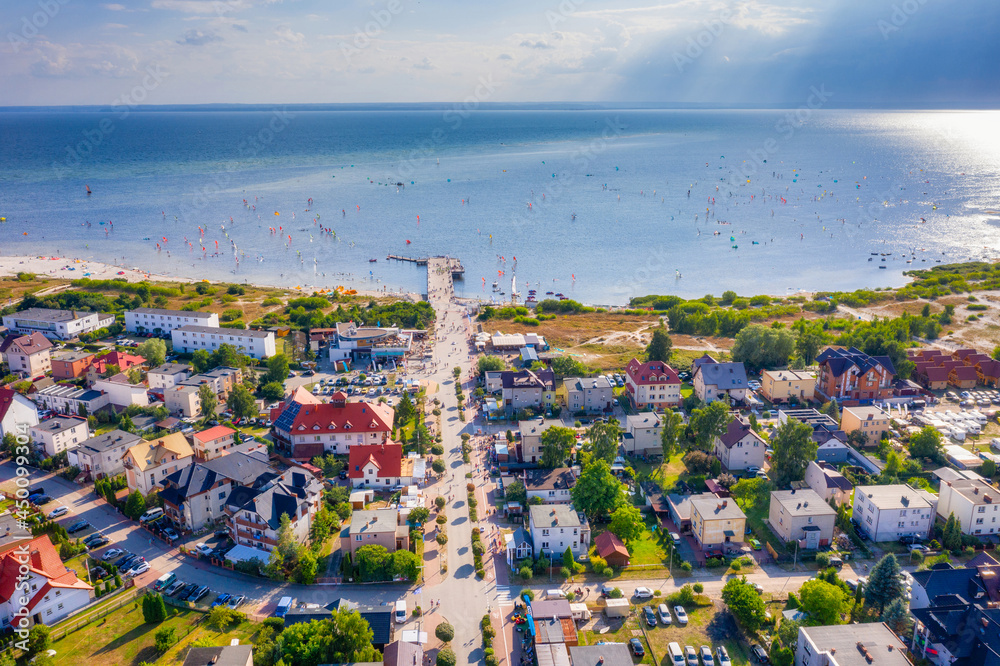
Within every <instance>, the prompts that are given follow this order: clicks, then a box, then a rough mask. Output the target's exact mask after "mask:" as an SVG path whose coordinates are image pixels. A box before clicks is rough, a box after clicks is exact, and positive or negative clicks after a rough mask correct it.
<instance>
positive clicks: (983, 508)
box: [976, 506, 986, 513]
mask: <svg viewBox="0 0 1000 666" xmlns="http://www.w3.org/2000/svg"><path fill="white" fill-rule="evenodd" d="M976 512H977V513H986V507H985V506H981V507H979V508H978V509H977V510H976Z"/></svg>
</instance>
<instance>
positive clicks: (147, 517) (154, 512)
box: [139, 507, 163, 523]
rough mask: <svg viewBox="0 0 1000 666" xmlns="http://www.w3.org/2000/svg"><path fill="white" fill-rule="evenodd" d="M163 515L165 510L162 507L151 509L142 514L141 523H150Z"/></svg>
mask: <svg viewBox="0 0 1000 666" xmlns="http://www.w3.org/2000/svg"><path fill="white" fill-rule="evenodd" d="M162 515H163V509H161V508H160V507H155V508H153V509H150V510H149V511H147V512H146V513H144V514H142V515H141V516H139V522H140V523H148V522H149V521H151V520H156V519H157V518H159V517H160V516H162Z"/></svg>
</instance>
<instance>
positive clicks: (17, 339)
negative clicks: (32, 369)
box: [0, 331, 52, 355]
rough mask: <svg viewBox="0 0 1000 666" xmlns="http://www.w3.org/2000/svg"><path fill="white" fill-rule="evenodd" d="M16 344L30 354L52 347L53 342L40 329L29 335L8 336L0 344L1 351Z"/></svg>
mask: <svg viewBox="0 0 1000 666" xmlns="http://www.w3.org/2000/svg"><path fill="white" fill-rule="evenodd" d="M14 345H17V346H18V347H19V348H20V349H21V351H22V352H24V353H25V354H29V355H30V354H37V353H39V352H43V351H46V350H47V349H52V343H51V342H49V340H48V338H46V337H45V336H44V335H42V334H41V333H39V332H38V331H35V332H34V333H30V334H28V335H11V336H7V337H6V338H5V339H4V341H3V343H2V344H0V352H6V351H7V350H8V349H10V348H11V347H12V346H14Z"/></svg>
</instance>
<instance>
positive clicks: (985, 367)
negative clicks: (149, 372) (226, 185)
mask: <svg viewBox="0 0 1000 666" xmlns="http://www.w3.org/2000/svg"><path fill="white" fill-rule="evenodd" d="M979 372H981V373H983V377H1000V361H993V360H989V361H983V362H982V363H980V364H979ZM2 417H3V406H2V402H0V418H2Z"/></svg>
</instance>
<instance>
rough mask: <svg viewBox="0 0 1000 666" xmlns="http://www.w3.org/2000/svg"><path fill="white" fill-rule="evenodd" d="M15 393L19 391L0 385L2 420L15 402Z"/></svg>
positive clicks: (0, 413) (0, 416) (0, 414)
mask: <svg viewBox="0 0 1000 666" xmlns="http://www.w3.org/2000/svg"><path fill="white" fill-rule="evenodd" d="M15 395H17V391H15V390H13V389H9V388H3V387H0V421H2V420H3V417H5V416H7V410H8V409H10V406H11V405H13V404H14V396H15Z"/></svg>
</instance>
